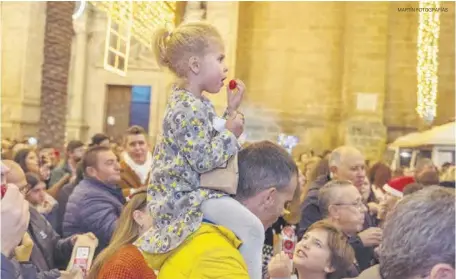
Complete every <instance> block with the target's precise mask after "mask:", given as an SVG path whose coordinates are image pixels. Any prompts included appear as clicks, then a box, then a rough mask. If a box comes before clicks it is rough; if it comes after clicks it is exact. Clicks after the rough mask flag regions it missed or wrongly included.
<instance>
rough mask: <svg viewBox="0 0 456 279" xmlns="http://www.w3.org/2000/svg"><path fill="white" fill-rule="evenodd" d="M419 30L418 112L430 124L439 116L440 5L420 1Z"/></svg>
mask: <svg viewBox="0 0 456 279" xmlns="http://www.w3.org/2000/svg"><path fill="white" fill-rule="evenodd" d="M420 10H421V12H420V13H419V28H418V43H417V48H418V65H417V74H418V100H417V107H416V111H417V112H418V115H419V116H420V117H421V118H422V119H424V120H425V121H426V122H428V123H432V121H433V120H434V118H435V116H436V114H437V90H438V72H437V70H438V51H439V44H438V43H439V33H440V3H439V2H437V1H420Z"/></svg>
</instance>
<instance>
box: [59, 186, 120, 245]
mask: <svg viewBox="0 0 456 279" xmlns="http://www.w3.org/2000/svg"><path fill="white" fill-rule="evenodd" d="M124 203H125V198H124V197H123V196H122V191H121V190H120V189H119V188H117V187H116V186H109V185H106V184H104V183H102V182H101V181H98V180H95V179H92V178H85V179H83V180H82V181H81V182H80V183H79V184H78V186H77V187H76V188H75V189H74V191H73V193H71V195H70V198H69V199H68V203H67V205H66V210H65V215H64V218H63V235H64V236H70V235H74V234H84V233H88V232H92V233H93V234H95V236H96V237H97V238H98V248H97V250H96V251H95V253H96V254H98V252H100V251H101V250H103V249H104V248H105V247H106V246H108V244H109V242H110V240H111V236H112V234H113V232H114V229H115V227H116V221H117V219H118V218H119V216H120V213H121V212H122V208H123V205H124Z"/></svg>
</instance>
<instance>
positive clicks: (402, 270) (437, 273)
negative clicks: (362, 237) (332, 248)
mask: <svg viewBox="0 0 456 279" xmlns="http://www.w3.org/2000/svg"><path fill="white" fill-rule="evenodd" d="M454 200H455V192H454V190H453V189H446V188H443V187H439V186H429V187H427V188H424V189H423V190H421V191H418V192H416V193H414V194H412V195H410V196H406V197H404V199H402V200H401V201H400V202H399V203H398V204H397V205H396V207H395V209H394V210H393V211H392V212H391V213H390V215H389V216H388V218H387V220H386V223H385V228H384V233H383V241H382V245H381V248H380V273H381V275H382V278H383V279H398V278H400V279H412V278H428V279H445V278H448V279H449V278H455V269H454V268H455V266H454V264H455V245H454V242H455V221H454V218H455V204H454Z"/></svg>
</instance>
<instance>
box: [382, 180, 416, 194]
mask: <svg viewBox="0 0 456 279" xmlns="http://www.w3.org/2000/svg"><path fill="white" fill-rule="evenodd" d="M414 182H415V179H414V178H413V177H411V176H401V177H397V178H394V179H391V180H390V181H389V182H388V183H387V184H385V185H383V190H384V191H385V192H387V193H389V194H391V195H393V196H395V197H397V198H402V197H403V193H402V192H403V190H404V188H405V186H407V185H409V184H411V183H414Z"/></svg>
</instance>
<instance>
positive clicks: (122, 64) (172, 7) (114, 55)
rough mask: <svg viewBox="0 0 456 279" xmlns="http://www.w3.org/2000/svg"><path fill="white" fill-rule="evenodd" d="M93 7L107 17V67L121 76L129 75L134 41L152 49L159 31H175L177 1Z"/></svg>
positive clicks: (99, 3) (95, 3) (97, 3)
mask: <svg viewBox="0 0 456 279" xmlns="http://www.w3.org/2000/svg"><path fill="white" fill-rule="evenodd" d="M90 3H91V4H92V5H93V6H95V7H96V8H98V9H100V10H102V11H104V12H106V14H107V15H108V22H107V30H106V43H105V57H104V67H105V69H106V70H108V71H111V72H115V73H117V74H119V75H122V76H125V75H126V74H127V70H128V57H129V54H130V42H131V38H132V37H134V38H135V39H136V40H138V41H139V42H140V43H141V44H143V45H145V46H146V47H148V48H151V47H152V39H153V36H154V32H155V30H156V29H157V28H159V27H167V28H173V27H174V25H175V20H176V2H175V1H131V0H129V1H91V2H90Z"/></svg>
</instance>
